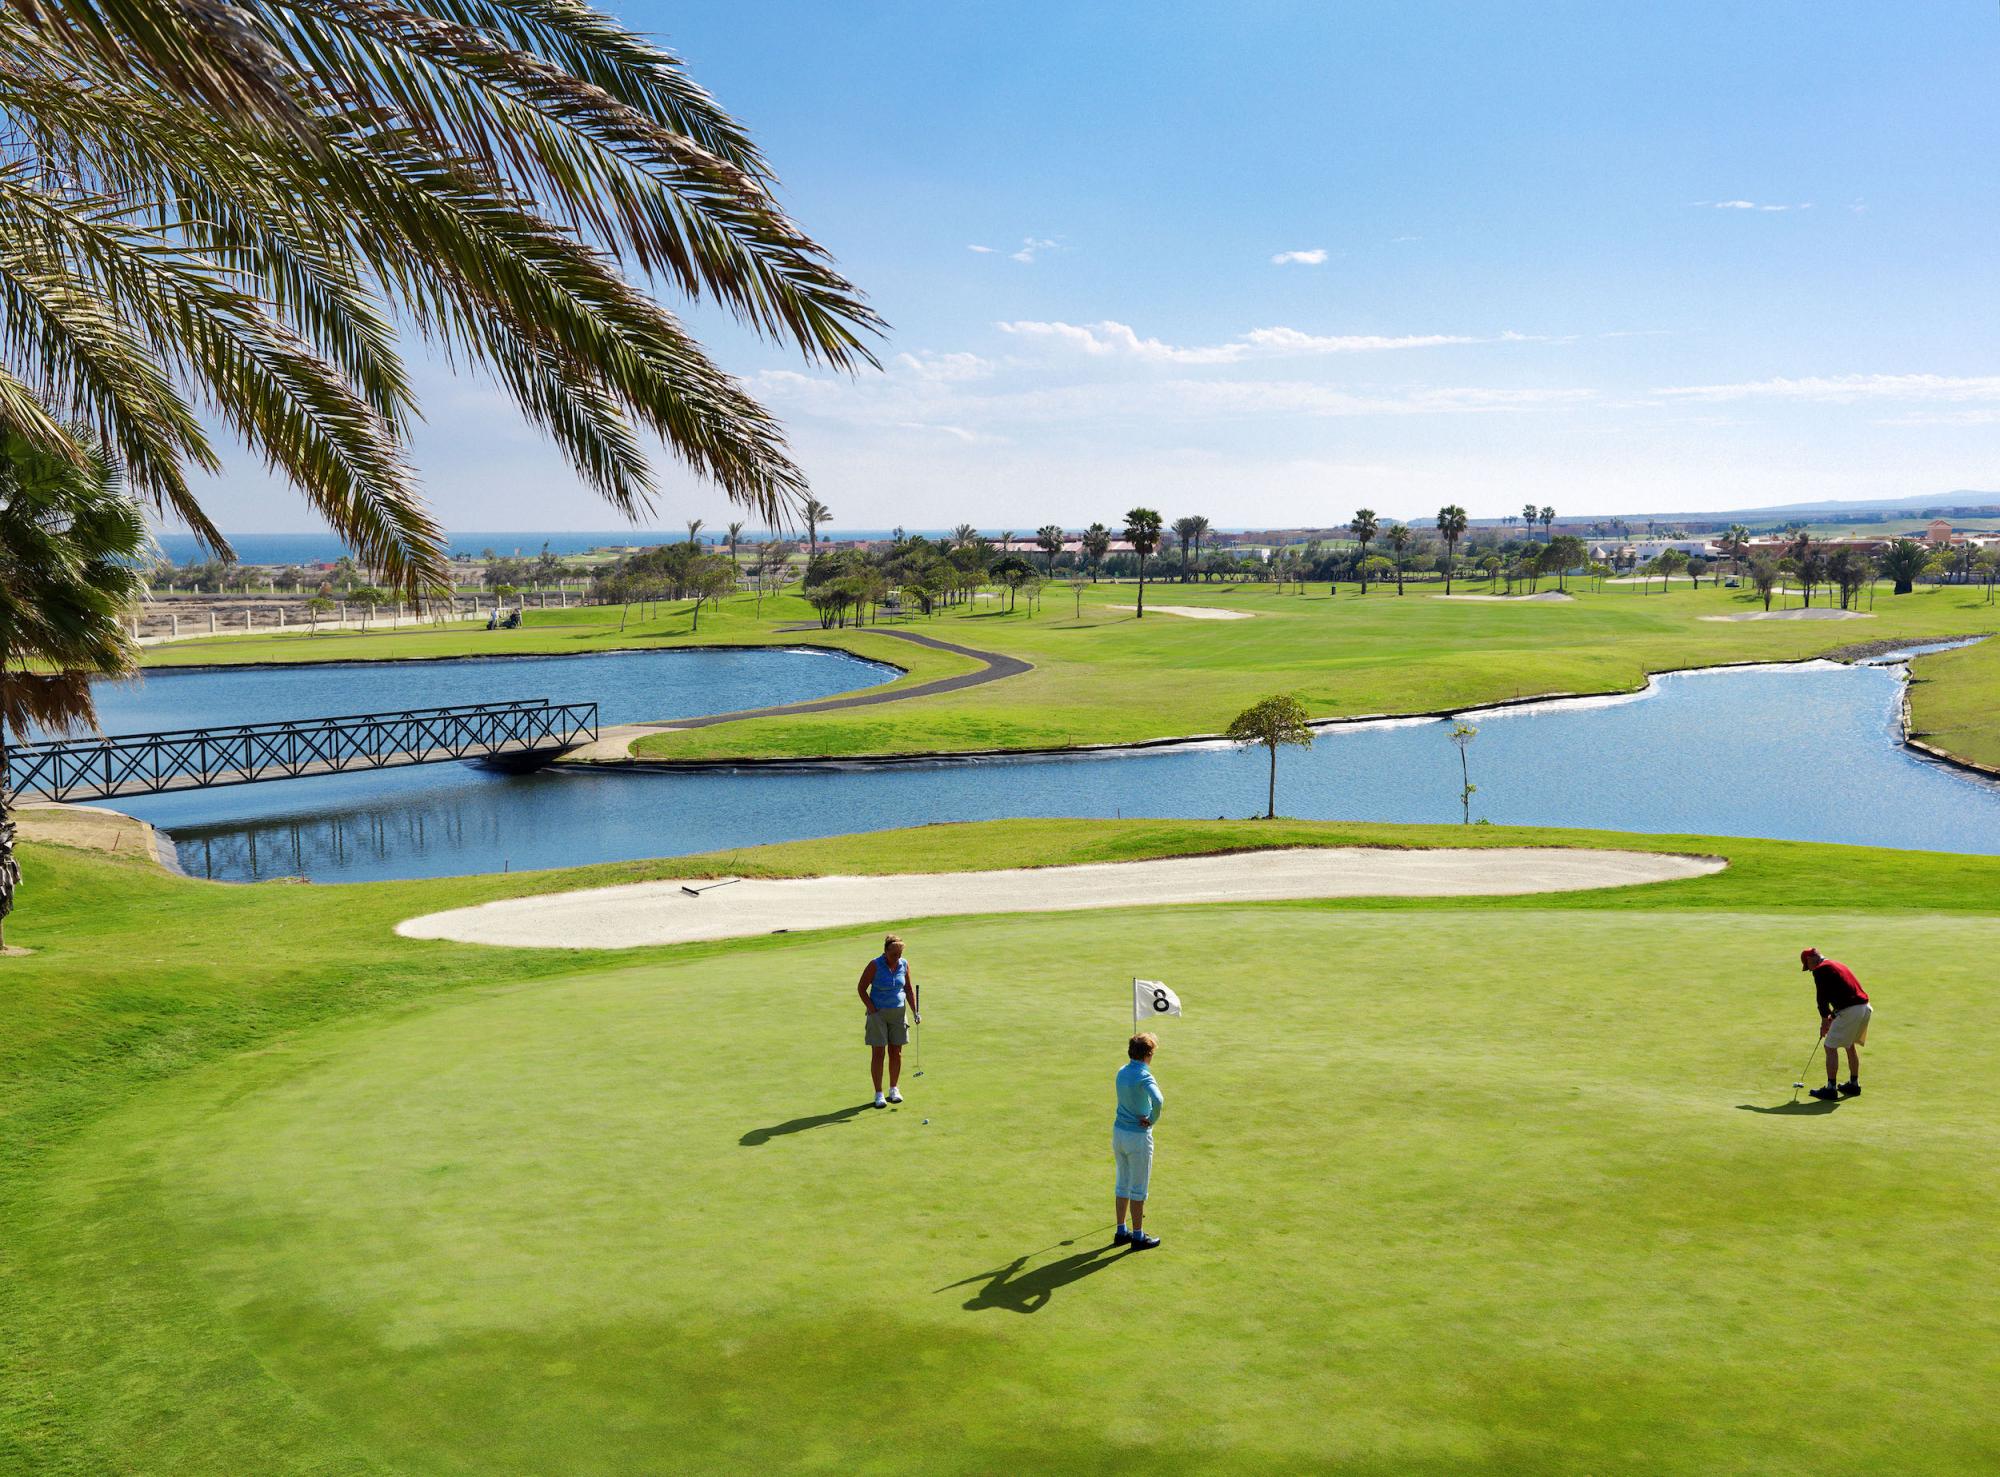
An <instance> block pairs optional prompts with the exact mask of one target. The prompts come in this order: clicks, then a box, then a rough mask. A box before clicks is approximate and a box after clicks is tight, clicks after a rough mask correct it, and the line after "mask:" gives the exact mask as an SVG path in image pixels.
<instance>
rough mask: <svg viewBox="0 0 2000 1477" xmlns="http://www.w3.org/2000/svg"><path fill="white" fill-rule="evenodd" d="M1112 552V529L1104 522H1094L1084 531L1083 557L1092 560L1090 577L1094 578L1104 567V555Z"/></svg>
mask: <svg viewBox="0 0 2000 1477" xmlns="http://www.w3.org/2000/svg"><path fill="white" fill-rule="evenodd" d="M1110 552H1111V530H1110V529H1108V528H1106V527H1105V526H1104V525H1103V524H1102V523H1093V524H1091V525H1090V527H1088V528H1086V529H1085V530H1084V531H1083V557H1084V558H1085V559H1087V560H1089V561H1090V577H1091V578H1092V579H1093V580H1094V579H1096V578H1097V576H1098V572H1099V571H1100V570H1102V569H1103V568H1104V556H1105V555H1106V554H1108V553H1110Z"/></svg>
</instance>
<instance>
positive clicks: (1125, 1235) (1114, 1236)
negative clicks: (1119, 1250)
mask: <svg viewBox="0 0 2000 1477" xmlns="http://www.w3.org/2000/svg"><path fill="white" fill-rule="evenodd" d="M1131 1239H1132V1233H1131V1232H1130V1231H1128V1230H1126V1229H1125V1228H1124V1227H1123V1226H1120V1227H1119V1228H1118V1229H1117V1230H1115V1231H1113V1232H1112V1233H1111V1244H1112V1245H1113V1246H1123V1245H1124V1244H1125V1243H1126V1242H1128V1241H1130V1240H1131Z"/></svg>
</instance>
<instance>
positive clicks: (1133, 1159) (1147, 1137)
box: [1111, 1128, 1153, 1200]
mask: <svg viewBox="0 0 2000 1477" xmlns="http://www.w3.org/2000/svg"><path fill="white" fill-rule="evenodd" d="M1111 1161H1112V1163H1113V1164H1115V1165H1117V1167H1118V1198H1119V1199H1121V1200H1144V1199H1145V1198H1146V1184H1147V1182H1148V1181H1149V1180H1151V1179H1152V1178H1153V1135H1152V1133H1151V1132H1150V1131H1149V1130H1147V1129H1143V1128H1114V1129H1112V1130H1111Z"/></svg>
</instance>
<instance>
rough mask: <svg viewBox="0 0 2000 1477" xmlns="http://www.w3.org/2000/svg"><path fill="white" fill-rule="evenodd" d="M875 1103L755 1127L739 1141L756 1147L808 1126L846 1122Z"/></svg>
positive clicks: (857, 1104) (858, 1115)
mask: <svg viewBox="0 0 2000 1477" xmlns="http://www.w3.org/2000/svg"><path fill="white" fill-rule="evenodd" d="M873 1106H874V1104H872V1103H856V1104H855V1105H854V1106H853V1107H851V1108H836V1109H834V1110H833V1111H832V1112H831V1113H815V1114H813V1115H812V1116H811V1117H810V1118H794V1119H792V1120H791V1121H790V1122H788V1123H773V1124H772V1125H771V1126H770V1127H769V1128H753V1129H751V1130H750V1131H749V1132H748V1133H746V1134H744V1135H743V1137H742V1138H740V1139H738V1140H737V1142H738V1143H739V1144H741V1145H743V1147H744V1148H746V1149H754V1148H756V1147H757V1146H758V1145H759V1144H768V1143H769V1142H771V1140H772V1139H775V1138H783V1137H784V1136H785V1135H786V1134H788V1133H804V1132H805V1131H806V1130H807V1129H808V1128H825V1127H826V1126H827V1125H828V1124H831V1123H845V1122H846V1121H847V1120H848V1119H850V1118H858V1117H860V1116H861V1115H862V1114H863V1113H866V1112H867V1111H868V1110H869V1109H870V1108H871V1107H873Z"/></svg>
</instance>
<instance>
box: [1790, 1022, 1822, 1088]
mask: <svg viewBox="0 0 2000 1477" xmlns="http://www.w3.org/2000/svg"><path fill="white" fill-rule="evenodd" d="M1820 1051H1821V1045H1820V1038H1817V1037H1816V1038H1814V1040H1813V1056H1818V1055H1819V1053H1820ZM1812 1064H1813V1059H1812V1056H1809V1057H1807V1058H1806V1062H1805V1065H1804V1066H1802V1067H1800V1068H1799V1080H1798V1081H1797V1082H1794V1083H1793V1084H1792V1101H1793V1102H1795V1103H1796V1102H1797V1101H1798V1100H1799V1089H1800V1088H1802V1087H1804V1086H1805V1085H1806V1084H1805V1075H1806V1073H1807V1072H1809V1071H1811V1070H1812Z"/></svg>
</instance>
